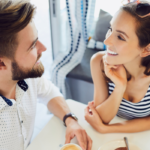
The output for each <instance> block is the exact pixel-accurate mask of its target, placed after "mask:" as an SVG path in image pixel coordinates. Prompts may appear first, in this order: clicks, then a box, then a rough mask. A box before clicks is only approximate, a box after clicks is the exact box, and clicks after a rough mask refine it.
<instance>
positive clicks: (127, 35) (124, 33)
mask: <svg viewBox="0 0 150 150" xmlns="http://www.w3.org/2000/svg"><path fill="white" fill-rule="evenodd" d="M116 31H117V32H119V33H122V34H124V35H125V36H126V37H127V38H129V36H128V35H127V34H126V33H125V32H123V31H120V30H116Z"/></svg>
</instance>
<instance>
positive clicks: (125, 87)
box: [85, 1, 150, 133]
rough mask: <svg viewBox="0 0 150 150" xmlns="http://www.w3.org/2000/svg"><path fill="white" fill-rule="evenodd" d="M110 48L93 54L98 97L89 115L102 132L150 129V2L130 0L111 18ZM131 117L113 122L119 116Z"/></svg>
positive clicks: (86, 116)
mask: <svg viewBox="0 0 150 150" xmlns="http://www.w3.org/2000/svg"><path fill="white" fill-rule="evenodd" d="M104 43H105V44H106V45H107V51H104V52H98V53H96V54H95V55H94V56H93V57H92V58H91V73H92V78H93V82H94V101H93V102H90V103H89V104H88V107H87V108H86V109H85V119H86V120H87V121H88V122H89V123H90V124H91V126H93V128H95V129H96V130H97V131H98V132H101V133H112V132H125V133H130V132H140V131H145V130H149V129H150V5H149V4H148V2H147V3H146V2H139V1H137V2H134V3H128V4H126V5H124V6H122V7H121V8H120V10H119V11H118V12H117V13H116V15H115V16H114V17H113V19H112V20H111V22H110V29H109V30H108V32H107V34H106V39H105V41H104ZM116 115H117V116H119V117H122V118H125V119H127V121H125V122H123V123H116V124H111V125H110V124H109V122H110V121H111V120H112V119H113V118H114V117H115V116H116Z"/></svg>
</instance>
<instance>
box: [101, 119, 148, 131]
mask: <svg viewBox="0 0 150 150" xmlns="http://www.w3.org/2000/svg"><path fill="white" fill-rule="evenodd" d="M100 130H101V129H100ZM146 130H150V117H145V118H140V119H133V120H128V121H125V122H123V123H116V124H109V125H105V127H104V128H103V131H100V132H103V133H133V132H141V131H146Z"/></svg>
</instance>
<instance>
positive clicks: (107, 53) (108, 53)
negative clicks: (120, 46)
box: [107, 52, 118, 56]
mask: <svg viewBox="0 0 150 150" xmlns="http://www.w3.org/2000/svg"><path fill="white" fill-rule="evenodd" d="M107 55H108V56H117V55H118V54H110V53H108V52H107Z"/></svg>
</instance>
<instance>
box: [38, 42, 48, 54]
mask: <svg viewBox="0 0 150 150" xmlns="http://www.w3.org/2000/svg"><path fill="white" fill-rule="evenodd" d="M46 49H47V48H46V47H45V46H44V44H43V43H41V42H40V41H39V51H40V53H42V52H44V51H46Z"/></svg>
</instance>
